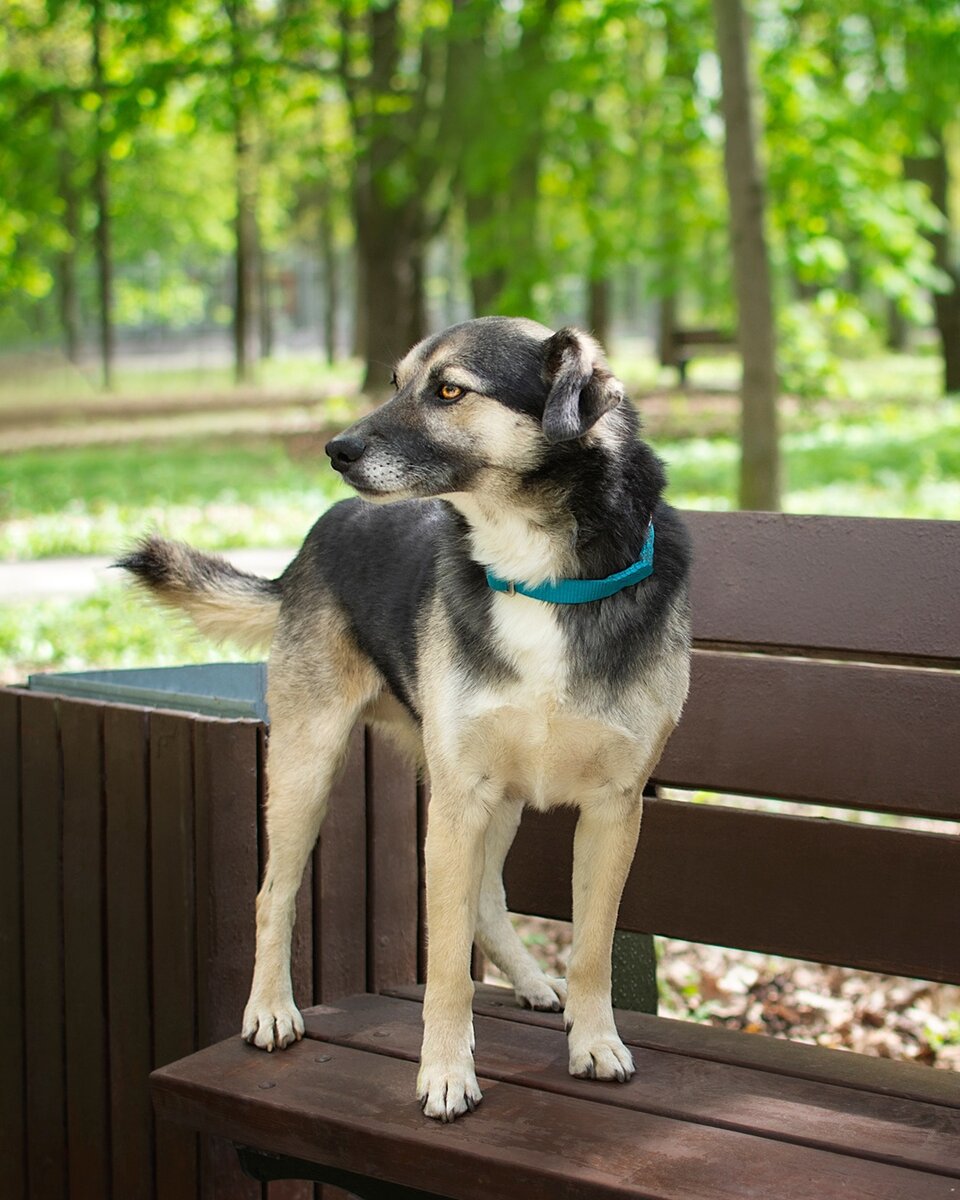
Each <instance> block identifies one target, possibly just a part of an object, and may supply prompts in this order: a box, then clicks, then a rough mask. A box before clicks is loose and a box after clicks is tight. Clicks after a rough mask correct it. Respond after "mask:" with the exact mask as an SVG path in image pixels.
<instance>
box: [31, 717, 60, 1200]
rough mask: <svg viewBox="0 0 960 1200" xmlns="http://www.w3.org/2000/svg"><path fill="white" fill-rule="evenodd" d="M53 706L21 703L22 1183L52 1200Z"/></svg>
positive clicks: (56, 1162) (56, 939)
mask: <svg viewBox="0 0 960 1200" xmlns="http://www.w3.org/2000/svg"><path fill="white" fill-rule="evenodd" d="M57 706H58V701H57V700H56V699H55V698H50V697H39V696H24V697H23V699H22V700H21V704H20V713H21V719H20V734H21V742H20V747H21V771H22V782H21V792H22V797H23V811H22V821H23V940H24V946H25V947H29V952H28V953H26V954H25V957H24V985H25V986H24V1008H25V1015H26V1020H25V1037H24V1045H25V1048H26V1079H27V1087H26V1106H25V1111H26V1122H27V1180H28V1194H29V1195H30V1196H31V1197H36V1200H56V1198H57V1197H58V1196H65V1195H66V1187H67V1160H66V1149H67V1147H66V1095H65V1089H64V1031H63V957H62V953H63V910H62V907H61V906H62V879H61V874H60V845H61V835H62V820H63V779H62V773H61V752H60V729H59V722H58V714H57Z"/></svg>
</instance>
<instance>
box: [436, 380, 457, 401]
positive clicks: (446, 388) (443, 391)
mask: <svg viewBox="0 0 960 1200" xmlns="http://www.w3.org/2000/svg"><path fill="white" fill-rule="evenodd" d="M437 395H438V396H439V397H440V399H441V400H459V399H460V397H461V396H462V395H463V388H462V387H460V386H459V385H458V384H456V383H441V385H440V388H439V390H438V392H437Z"/></svg>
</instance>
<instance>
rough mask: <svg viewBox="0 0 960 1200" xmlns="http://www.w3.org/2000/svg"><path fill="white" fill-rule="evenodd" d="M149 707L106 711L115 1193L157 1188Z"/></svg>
mask: <svg viewBox="0 0 960 1200" xmlns="http://www.w3.org/2000/svg"><path fill="white" fill-rule="evenodd" d="M147 735H148V713H147V711H146V710H145V709H138V708H120V707H113V706H106V707H105V708H104V710H103V757H104V791H105V799H106V812H107V827H106V862H107V943H108V952H107V990H108V996H109V1006H108V1011H109V1039H108V1040H109V1046H110V1125H111V1129H112V1132H113V1156H112V1157H113V1194H114V1196H115V1197H117V1198H118V1200H119V1198H120V1197H122V1198H123V1200H140V1198H141V1197H143V1198H149V1197H152V1195H153V1178H154V1161H153V1119H152V1114H151V1109H150V1100H149V1096H148V1094H147V1090H146V1088H145V1087H144V1083H143V1081H144V1078H145V1077H146V1076H147V1075H148V1074H149V1071H150V1063H151V1058H152V1046H151V1043H152V1031H151V1024H152V1023H151V1005H150V951H151V948H150V856H149V797H148V794H147V766H148V762H147Z"/></svg>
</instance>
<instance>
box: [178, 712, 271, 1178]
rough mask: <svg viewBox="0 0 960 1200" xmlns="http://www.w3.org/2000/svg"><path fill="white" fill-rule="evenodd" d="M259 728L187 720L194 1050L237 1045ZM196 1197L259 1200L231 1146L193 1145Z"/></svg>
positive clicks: (250, 924) (249, 938) (253, 859)
mask: <svg viewBox="0 0 960 1200" xmlns="http://www.w3.org/2000/svg"><path fill="white" fill-rule="evenodd" d="M258 738H259V724H258V722H256V721H218V720H212V719H205V718H195V719H194V803H195V808H194V812H195V822H196V886H197V1021H198V1030H197V1032H198V1040H199V1043H200V1045H201V1046H204V1045H209V1043H210V1042H212V1041H216V1040H217V1039H219V1038H222V1037H235V1038H237V1040H238V1041H239V1037H238V1034H239V1032H240V1024H241V1019H242V1016H243V1007H244V1004H245V1003H246V998H247V993H248V992H249V989H250V980H251V977H252V973H253V957H254V923H255V913H254V906H255V901H256V893H257V866H258V864H257V858H258V854H257V804H258V798H259V789H260V783H259V753H258ZM201 1180H202V1187H203V1194H204V1195H208V1196H219V1195H221V1194H222V1195H229V1196H230V1197H231V1198H233V1197H237V1198H239V1200H245V1198H249V1200H254V1198H257V1200H259V1196H260V1187H259V1185H258V1184H256V1183H254V1182H253V1181H252V1180H250V1179H247V1177H246V1176H244V1175H243V1174H242V1173H241V1171H240V1168H239V1166H238V1164H237V1161H236V1155H235V1154H234V1152H233V1149H232V1147H231V1146H230V1145H229V1144H228V1143H227V1142H225V1141H222V1140H220V1139H212V1138H205V1139H203V1141H202V1144H201Z"/></svg>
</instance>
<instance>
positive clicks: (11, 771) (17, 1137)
mask: <svg viewBox="0 0 960 1200" xmlns="http://www.w3.org/2000/svg"><path fill="white" fill-rule="evenodd" d="M0 780H2V781H3V782H2V785H0V962H2V963H3V970H0V1025H2V1027H3V1028H4V1029H6V1030H8V1031H9V1036H8V1038H7V1045H6V1049H5V1052H4V1063H3V1070H2V1071H0V1179H2V1180H3V1181H4V1187H5V1188H9V1194H10V1200H24V1197H25V1196H26V1189H27V1179H26V1162H25V1159H24V1143H25V1132H26V1131H25V1126H24V1097H25V1088H26V1079H25V1076H24V1048H23V1019H24V1013H23V925H22V922H23V891H22V888H23V856H22V848H23V840H22V836H21V834H22V831H21V820H20V694H19V693H16V692H13V691H0Z"/></svg>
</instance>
